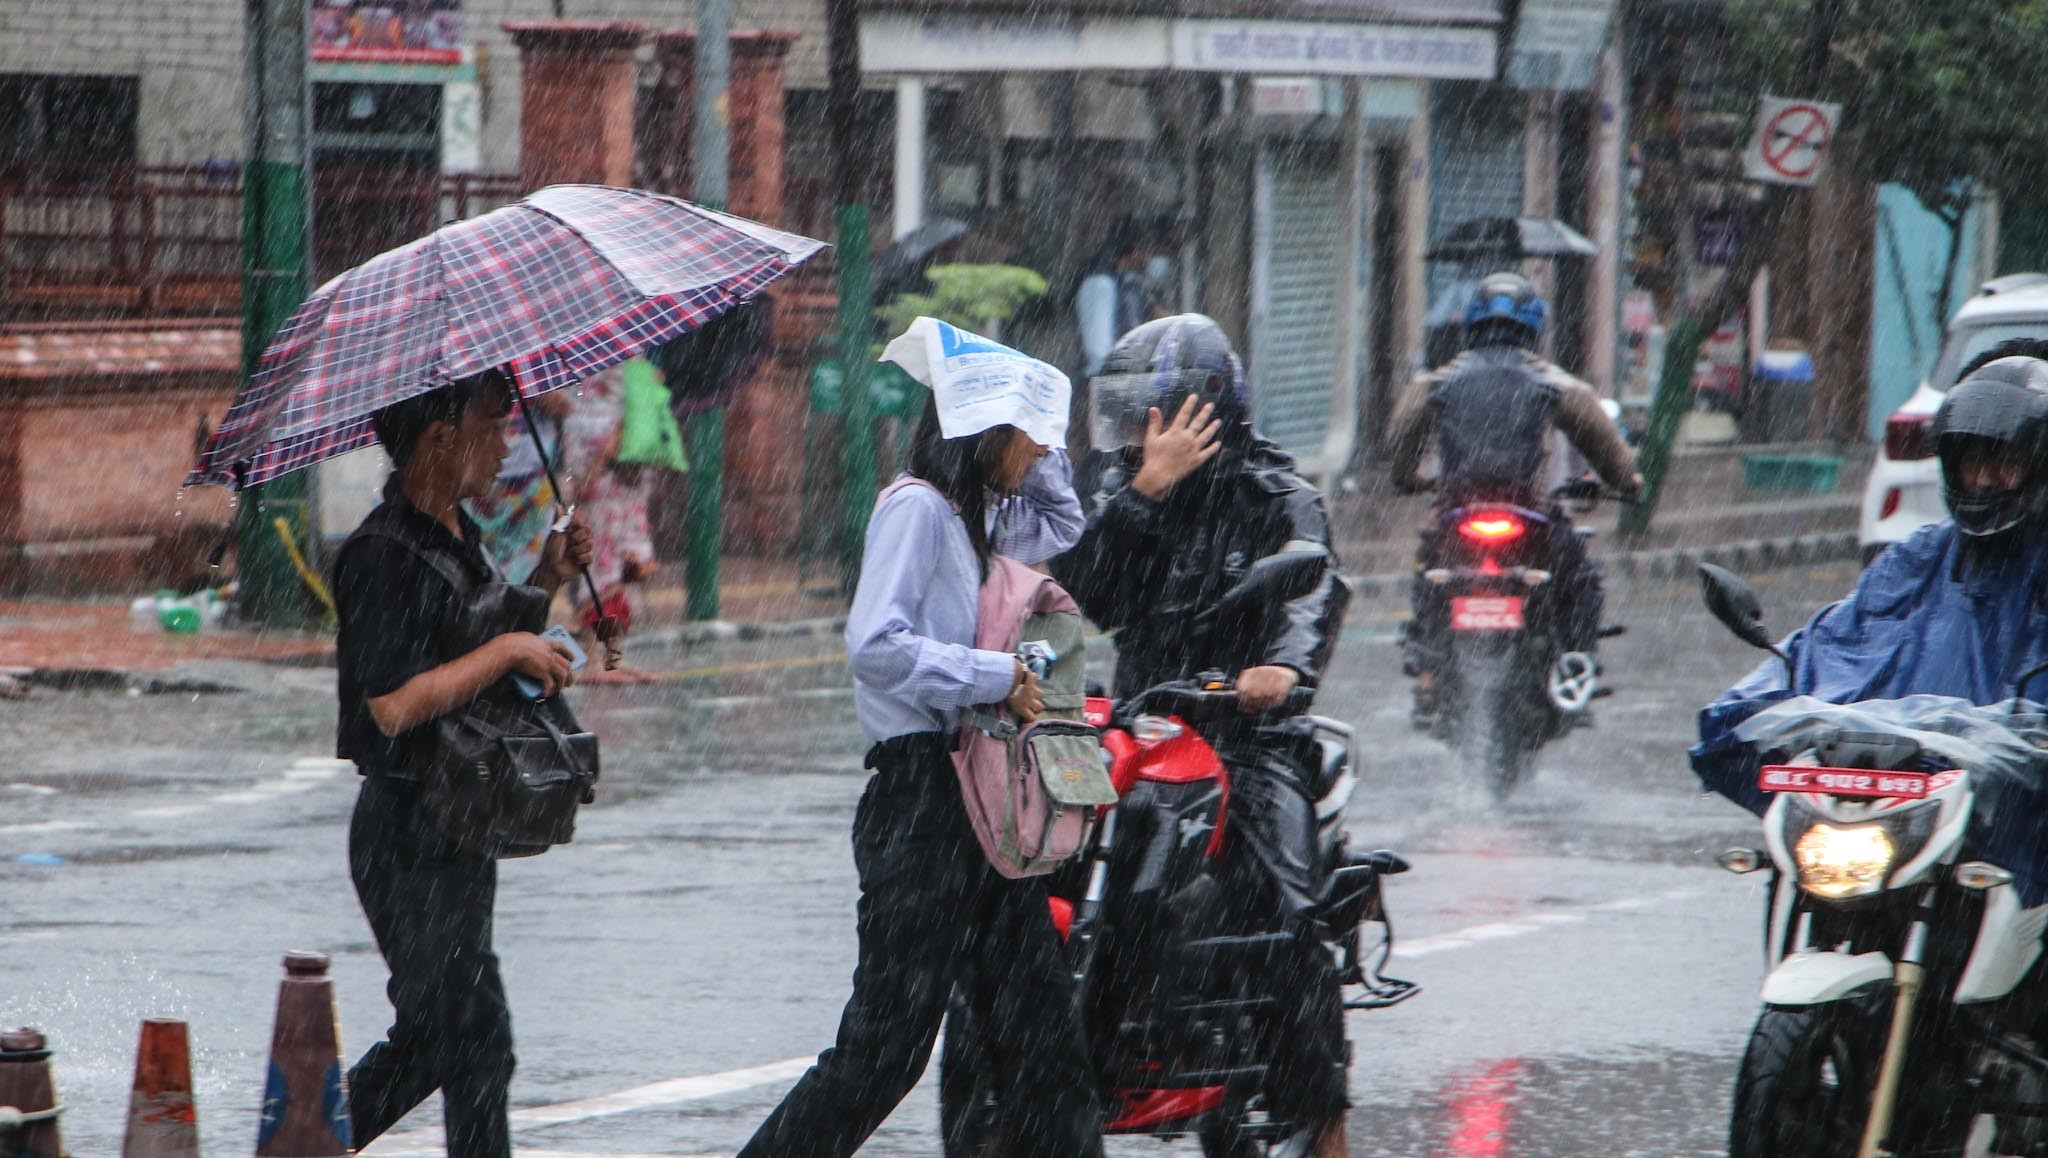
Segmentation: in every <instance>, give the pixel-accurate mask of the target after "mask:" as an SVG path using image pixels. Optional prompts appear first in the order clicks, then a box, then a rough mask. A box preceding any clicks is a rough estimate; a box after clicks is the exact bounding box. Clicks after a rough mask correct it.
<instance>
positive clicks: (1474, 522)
mask: <svg viewBox="0 0 2048 1158" xmlns="http://www.w3.org/2000/svg"><path fill="white" fill-rule="evenodd" d="M1524 530H1527V528H1526V527H1524V526H1523V525H1522V520H1520V519H1518V518H1516V517H1515V516H1514V515H1512V514H1510V513H1509V512H1507V511H1480V512H1478V513H1477V514H1474V515H1471V516H1469V517H1468V518H1466V520H1465V521H1464V522H1462V523H1459V524H1458V533H1459V534H1460V535H1463V536H1465V537H1466V538H1468V539H1470V540H1472V541H1473V542H1475V543H1485V544H1488V545H1491V546H1498V545H1499V544H1501V543H1512V542H1514V541H1515V540H1516V539H1519V538H1521V537H1522V532H1523V531H1524Z"/></svg>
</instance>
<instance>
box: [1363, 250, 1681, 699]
mask: <svg viewBox="0 0 2048 1158" xmlns="http://www.w3.org/2000/svg"><path fill="white" fill-rule="evenodd" d="M1549 317H1550V310H1549V307H1547V306H1546V305H1545V304H1544V302H1543V297H1542V295H1541V294H1539V293H1537V292H1536V287H1535V286H1533V285H1531V284H1530V283H1529V279H1528V278H1525V277H1523V276H1522V275H1521V274H1518V273H1509V272H1501V273H1494V274H1489V275H1487V276H1486V277H1484V278H1482V279H1480V282H1479V284H1478V286H1477V287H1475V288H1474V290H1473V292H1472V297H1471V300H1470V301H1468V302H1467V303H1466V306H1465V349H1464V351H1463V352H1462V353H1460V354H1459V355H1458V356H1457V357H1455V358H1453V359H1451V360H1450V361H1449V362H1447V363H1445V364H1444V365H1442V366H1439V367H1437V368H1436V369H1434V370H1431V371H1429V372H1427V373H1425V374H1422V375H1420V376H1418V377H1417V378H1416V379H1415V380H1414V381H1412V382H1410V383H1409V385H1408V389H1407V390H1406V392H1404V393H1403V394H1402V396H1401V400H1400V402H1399V403H1398V404H1397V405H1396V406H1395V408H1394V415H1393V417H1392V419H1391V420H1390V421H1389V423H1388V432H1387V459H1388V465H1389V467H1390V468H1391V470H1392V473H1393V482H1394V488H1395V489H1396V490H1398V491H1401V492H1402V493H1404V494H1405V493H1413V492H1415V491H1418V490H1422V489H1424V488H1425V487H1426V486H1427V485H1429V484H1426V483H1424V482H1423V481H1422V479H1421V476H1420V469H1421V466H1422V457H1423V452H1424V451H1425V450H1426V449H1428V448H1429V446H1430V445H1431V443H1432V442H1434V444H1435V446H1436V452H1437V461H1438V470H1437V477H1436V479H1435V480H1434V485H1435V488H1436V493H1437V502H1438V504H1439V509H1445V508H1451V507H1458V506H1463V505H1465V504H1467V503H1470V502H1473V501H1492V502H1508V503H1516V504H1518V505H1522V506H1529V507H1535V508H1539V509H1540V508H1543V507H1554V506H1555V504H1554V503H1553V502H1552V501H1551V499H1550V497H1549V495H1550V491H1551V490H1552V488H1553V487H1555V486H1556V485H1557V484H1558V483H1561V482H1564V481H1565V479H1564V477H1563V472H1562V470H1560V469H1558V468H1559V467H1561V465H1562V464H1560V463H1556V462H1554V461H1553V460H1552V455H1551V450H1552V444H1553V443H1554V442H1555V441H1556V440H1555V439H1554V438H1553V437H1552V435H1553V433H1554V432H1555V433H1562V434H1563V435H1564V436H1565V438H1566V439H1567V440H1568V441H1569V442H1570V443H1571V445H1572V446H1573V447H1575V448H1576V449H1577V450H1578V452H1579V454H1580V455H1582V456H1583V457H1584V458H1585V459H1586V461H1587V462H1588V463H1589V464H1590V465H1591V466H1592V468H1593V470H1594V472H1595V473H1597V474H1598V475H1599V476H1600V478H1601V480H1602V481H1603V482H1605V483H1606V484H1607V486H1608V487H1609V488H1610V489H1612V490H1614V491H1616V492H1619V493H1621V494H1623V495H1633V494H1635V493H1636V492H1637V491H1638V490H1640V489H1641V487H1642V479H1641V477H1640V476H1639V475H1637V474H1636V467H1635V454H1634V452H1632V451H1630V450H1629V448H1628V444H1627V443H1626V442H1624V441H1623V440H1622V437H1621V432H1620V431H1618V430H1616V429H1615V426H1614V421H1613V420H1612V419H1610V418H1609V417H1608V416H1607V412H1606V411H1605V410H1603V409H1602V408H1601V406H1600V398H1599V395H1598V394H1596V393H1595V392H1594V390H1593V388H1592V387H1591V386H1589V385H1587V384H1586V383H1584V382H1582V381H1580V380H1579V379H1577V378H1575V377H1573V376H1572V375H1571V374H1569V373H1566V372H1565V371H1564V370H1563V369H1562V368H1560V367H1558V366H1557V365H1556V364H1554V363H1552V362H1550V361H1548V360H1546V359H1544V358H1543V357H1542V356H1541V355H1539V354H1538V353H1537V352H1536V348H1537V347H1538V346H1539V345H1540V344H1541V343H1542V341H1543V331H1544V327H1545V325H1546V324H1547V323H1548V321H1549ZM1554 513H1555V515H1556V518H1557V522H1556V523H1555V525H1556V526H1558V527H1559V528H1561V529H1562V530H1563V531H1564V532H1565V533H1562V534H1559V535H1556V536H1554V537H1553V539H1554V542H1553V551H1554V556H1553V557H1552V559H1551V562H1550V566H1549V568H1548V569H1549V570H1550V571H1551V572H1552V574H1553V576H1554V581H1553V589H1554V590H1556V591H1558V592H1561V593H1566V594H1567V595H1568V597H1569V598H1570V600H1571V603H1570V605H1569V606H1567V607H1566V608H1564V614H1563V616H1562V623H1563V628H1564V630H1563V635H1564V637H1565V638H1564V639H1563V641H1562V642H1563V644H1564V649H1565V652H1566V653H1567V655H1566V656H1565V657H1563V658H1561V659H1560V660H1559V662H1560V663H1564V662H1576V661H1577V660H1578V659H1580V658H1582V657H1587V656H1589V655H1590V653H1591V652H1592V650H1593V647H1594V643H1595V640H1596V639H1597V637H1598V635H1599V628H1600V611H1601V604H1602V591H1601V580H1600V572H1599V569H1598V568H1596V567H1594V566H1593V564H1592V562H1591V561H1590V560H1588V559H1587V558H1586V552H1585V547H1584V545H1583V544H1581V543H1580V542H1579V540H1578V537H1577V536H1576V535H1573V534H1570V533H1569V531H1570V526H1569V523H1568V522H1567V521H1566V520H1565V519H1564V512H1563V511H1562V510H1557V511H1555V512H1554ZM1438 550H1439V546H1438V544H1437V542H1436V541H1435V539H1434V538H1432V537H1430V536H1427V535H1426V536H1425V537H1424V539H1423V542H1422V547H1421V551H1420V555H1419V565H1418V567H1417V573H1418V577H1417V579H1416V585H1415V590H1414V609H1415V614H1414V616H1413V617H1412V618H1411V619H1410V620H1409V623H1408V627H1407V631H1406V636H1405V639H1404V641H1403V649H1402V650H1403V663H1402V667H1403V670H1405V671H1406V672H1407V674H1408V675H1409V676H1410V677H1412V678H1413V679H1414V680H1415V710H1414V722H1415V724H1416V726H1417V727H1428V726H1429V725H1430V724H1431V723H1433V721H1434V719H1435V715H1436V710H1437V703H1436V701H1437V695H1436V682H1437V676H1438V674H1439V673H1440V671H1441V669H1442V665H1443V664H1444V663H1445V662H1446V660H1447V658H1448V651H1449V647H1448V639H1447V637H1448V634H1449V609H1448V607H1447V605H1446V604H1445V601H1444V598H1443V595H1442V593H1441V592H1440V591H1439V590H1438V589H1436V588H1435V587H1433V586H1432V585H1430V584H1428V583H1427V582H1425V581H1423V579H1422V578H1421V577H1420V573H1421V572H1422V571H1425V570H1427V569H1429V568H1432V567H1436V566H1438V565H1439V563H1438V562H1437V552H1438Z"/></svg>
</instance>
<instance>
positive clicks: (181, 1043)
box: [121, 1017, 199, 1158]
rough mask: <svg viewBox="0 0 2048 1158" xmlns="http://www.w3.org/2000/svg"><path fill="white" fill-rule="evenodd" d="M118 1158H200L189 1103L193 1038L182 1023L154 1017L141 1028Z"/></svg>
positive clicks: (195, 1122) (196, 1123)
mask: <svg viewBox="0 0 2048 1158" xmlns="http://www.w3.org/2000/svg"><path fill="white" fill-rule="evenodd" d="M121 1158H199V1115H198V1112H197V1110H196V1108H195V1107H194V1106H193V1104H192V1036H191V1033H190V1032H189V1031H188V1030H187V1029H186V1027H185V1023H184V1022H182V1021H178V1020H176V1019H174V1018H169V1017H152V1018H150V1019H149V1020H147V1021H144V1022H143V1023H142V1044H141V1045H140V1047H138V1048H137V1049H136V1051H135V1089H134V1092H133V1093H131V1094H130V1095H128V1134H127V1137H126V1138H125V1139H123V1141H122V1142H121Z"/></svg>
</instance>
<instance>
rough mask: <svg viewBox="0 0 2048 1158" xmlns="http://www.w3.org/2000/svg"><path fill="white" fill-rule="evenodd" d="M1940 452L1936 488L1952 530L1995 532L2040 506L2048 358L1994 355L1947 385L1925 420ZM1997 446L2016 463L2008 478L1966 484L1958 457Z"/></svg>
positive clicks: (2045, 464)
mask: <svg viewBox="0 0 2048 1158" xmlns="http://www.w3.org/2000/svg"><path fill="white" fill-rule="evenodd" d="M1928 433H1929V434H1931V435H1932V436H1933V439H1934V450H1935V453H1936V454H1937V455H1939V456H1940V457H1941V494H1942V499H1943V501H1944V502H1946V503H1947V504H1948V511H1949V515H1950V517H1951V518H1953V519H1954V520H1955V524H1956V530H1958V531H1960V532H1962V533H1963V534H1965V535H1968V536H1970V537H1971V538H1976V539H1988V538H1992V537H1995V536H1999V535H2003V534H2005V533H2006V532H2008V531H2011V530H2013V529H2014V528H2015V527H2018V526H2020V525H2021V524H2023V523H2026V522H2028V521H2029V520H2031V519H2033V518H2034V517H2035V516H2038V515H2039V514H2041V513H2042V511H2043V510H2044V509H2048V361H2042V360H2041V359H2039V358H2024V357H2021V358H1999V359H1997V360H1996V361H1993V362H1988V363H1986V364H1984V365H1983V366H1982V367H1980V368H1978V369H1977V370H1975V371H1973V372H1971V373H1970V374H1969V375H1967V376H1965V377H1964V378H1963V380H1962V381H1960V382H1958V383H1956V384H1955V386H1953V387H1952V388H1950V390H1949V392H1948V395H1947V396H1946V397H1944V398H1943V399H1942V400H1941V407H1940V408H1939V409H1938V410H1936V411H1935V412H1934V421H1933V423H1932V425H1931V426H1930V427H1929V431H1928ZM1986 452H1991V453H2000V454H2003V455H2004V456H2007V457H2008V458H2011V459H2015V460H2017V461H2018V462H2019V463H2020V464H2021V465H2022V466H2023V468H2024V473H2023V474H2022V476H2021V477H2020V478H2019V480H2018V481H2017V482H2016V483H2015V484H2014V485H2011V486H2000V487H1977V488H1972V487H1969V486H1967V485H1966V483H1967V480H1966V479H1965V478H1964V477H1963V467H1964V464H1965V462H1966V461H1967V460H1968V459H1969V458H1970V457H1972V456H1974V455H1981V454H1984V453H1986Z"/></svg>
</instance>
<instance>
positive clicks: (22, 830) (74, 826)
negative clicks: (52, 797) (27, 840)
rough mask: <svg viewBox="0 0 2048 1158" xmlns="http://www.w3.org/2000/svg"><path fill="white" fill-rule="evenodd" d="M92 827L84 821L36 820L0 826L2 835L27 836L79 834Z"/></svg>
mask: <svg viewBox="0 0 2048 1158" xmlns="http://www.w3.org/2000/svg"><path fill="white" fill-rule="evenodd" d="M91 827H92V826H91V825H89V824H87V823H86V822H84V821H82V820H36V821H27V822H24V823H21V824H0V834H5V835H8V836H25V835H28V834H30V833H37V832H77V831H78V830H79V829H81V828H91Z"/></svg>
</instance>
